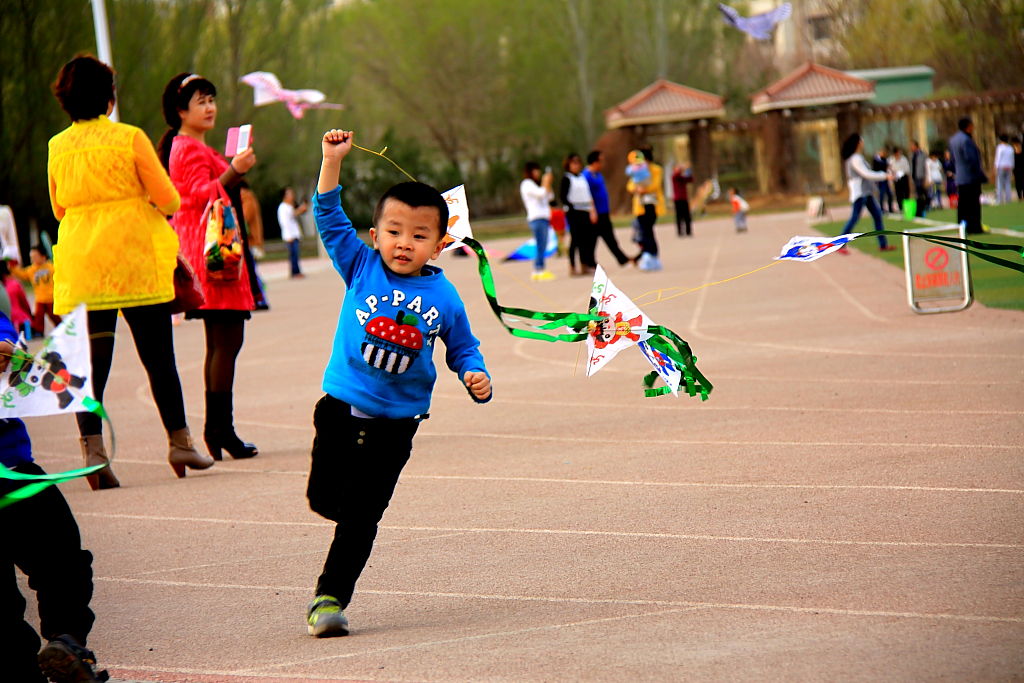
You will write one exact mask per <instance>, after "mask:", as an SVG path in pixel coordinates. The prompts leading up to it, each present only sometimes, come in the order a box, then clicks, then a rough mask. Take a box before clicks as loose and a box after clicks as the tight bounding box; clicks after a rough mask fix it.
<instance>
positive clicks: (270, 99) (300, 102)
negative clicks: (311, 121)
mask: <svg viewBox="0 0 1024 683" xmlns="http://www.w3.org/2000/svg"><path fill="white" fill-rule="evenodd" d="M241 81H242V83H245V84H246V85H251V86H252V87H253V104H254V105H256V106H257V107H262V106H263V105H265V104H273V103H274V102H284V103H285V106H287V107H288V111H290V112H291V113H292V116H294V117H295V118H297V119H301V118H302V115H303V114H305V113H306V110H307V109H344V108H345V105H343V104H334V103H331V102H324V100H325V99H326V98H327V96H326V95H324V94H323V93H322V92H320V91H319V90H288V89H286V88H282V87H281V81H279V80H278V79H277V76H275V75H274V74H272V73H270V72H269V71H253V72H252V73H249V74H246V75H244V76H242V78H241Z"/></svg>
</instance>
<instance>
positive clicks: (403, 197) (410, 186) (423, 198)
mask: <svg viewBox="0 0 1024 683" xmlns="http://www.w3.org/2000/svg"><path fill="white" fill-rule="evenodd" d="M389 199H394V200H395V201H399V202H402V203H403V204H406V205H407V206H411V207H413V208H414V209H416V208H419V207H421V206H432V207H434V208H435V209H437V229H438V230H439V231H440V234H439V235H438V236H437V239H441V238H443V237H444V236H445V235H446V234H447V233H448V203H447V202H445V200H444V197H442V196H441V193H440V192H438V191H437V190H435V189H434V188H433V187H431V186H430V185H427V184H426V183H419V182H413V181H409V182H407V183H399V184H397V185H392V186H391V189H389V190H388V191H387V192H385V193H384V194H383V196H381V198H380V201H378V202H377V207H376V208H375V209H374V210H373V225H374V226H376V225H377V223H378V222H379V221H380V216H381V214H382V213H383V212H384V204H385V203H386V202H387V201H388V200H389Z"/></svg>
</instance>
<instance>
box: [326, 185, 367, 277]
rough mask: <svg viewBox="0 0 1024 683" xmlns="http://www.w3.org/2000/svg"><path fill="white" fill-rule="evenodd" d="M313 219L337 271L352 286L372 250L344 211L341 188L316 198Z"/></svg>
mask: <svg viewBox="0 0 1024 683" xmlns="http://www.w3.org/2000/svg"><path fill="white" fill-rule="evenodd" d="M313 218H314V219H315V220H316V229H317V230H318V231H319V232H320V238H321V239H322V240H323V241H324V246H325V247H327V253H328V254H329V255H330V257H331V261H333V262H334V268H335V269H336V270H337V271H338V272H339V273H340V274H341V277H342V279H343V280H344V281H345V283H346V284H350V283H351V282H352V277H353V276H354V274H355V272H356V270H358V268H359V266H360V265H362V262H363V260H364V259H365V258H366V257H367V255H368V254H369V252H370V251H371V249H370V248H369V247H368V246H366V244H365V243H364V242H363V241H362V240H361V239H359V236H358V235H357V234H356V231H355V228H353V227H352V221H350V220H349V218H348V216H346V215H345V210H344V209H342V208H341V186H340V185H339V186H338V187H336V188H335V189H333V190H331V191H330V192H324V193H323V194H317V195H314V196H313Z"/></svg>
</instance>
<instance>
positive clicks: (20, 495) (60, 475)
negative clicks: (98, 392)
mask: <svg viewBox="0 0 1024 683" xmlns="http://www.w3.org/2000/svg"><path fill="white" fill-rule="evenodd" d="M83 404H84V405H85V407H86V408H88V409H89V412H91V413H95V414H96V415H98V416H100V418H102V419H103V421H104V422H106V423H107V427H108V431H109V433H110V458H109V460H108V461H107V462H105V463H103V464H102V465H93V466H91V467H80V468H78V469H74V470H67V471H65V472H57V473H55V474H24V473H22V472H15V471H14V470H12V469H10V468H9V467H4V466H3V465H0V479H6V480H8V481H23V482H27V483H26V484H25V485H24V486H22V487H21V488H17V489H15V490H13V491H11V492H9V493H6V494H4V495H3V496H0V510H2V509H3V508H5V507H7V506H8V505H13V504H15V503H17V502H19V501H22V500H25V499H26V498H31V497H32V496H34V495H36V494H37V493H39V492H40V491H43V490H45V489H47V488H48V487H50V486H56V485H57V484H63V483H64V482H66V481H71V480H73V479H78V478H79V477H88V476H89V475H90V474H95V473H96V472H99V471H100V470H102V469H103V468H104V467H110V463H111V462H113V461H114V454H115V453H116V451H117V446H116V440H115V439H114V428H113V426H112V425H111V424H110V418H109V417H108V416H107V411H106V410H105V409H104V408H103V405H102V404H101V403H100V402H99V401H97V400H95V399H92V398H89V397H86V398H85V399H84V401H83Z"/></svg>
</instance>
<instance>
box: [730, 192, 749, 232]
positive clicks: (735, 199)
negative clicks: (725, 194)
mask: <svg viewBox="0 0 1024 683" xmlns="http://www.w3.org/2000/svg"><path fill="white" fill-rule="evenodd" d="M729 202H730V203H731V204H732V220H733V223H734V224H735V226H736V232H746V231H747V211H750V204H747V200H746V199H744V198H743V197H742V195H740V191H739V190H738V189H737V188H735V187H730V188H729Z"/></svg>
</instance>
